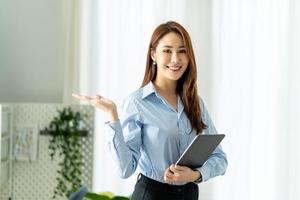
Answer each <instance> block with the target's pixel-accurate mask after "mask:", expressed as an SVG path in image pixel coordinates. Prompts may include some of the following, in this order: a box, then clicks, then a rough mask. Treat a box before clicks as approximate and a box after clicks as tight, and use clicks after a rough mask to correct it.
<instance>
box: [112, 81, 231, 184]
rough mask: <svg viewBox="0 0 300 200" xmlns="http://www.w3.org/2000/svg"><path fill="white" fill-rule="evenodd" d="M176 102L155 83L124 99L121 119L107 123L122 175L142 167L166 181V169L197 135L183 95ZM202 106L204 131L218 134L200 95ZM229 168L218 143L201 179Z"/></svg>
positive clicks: (114, 155)
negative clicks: (160, 92) (158, 90)
mask: <svg viewBox="0 0 300 200" xmlns="http://www.w3.org/2000/svg"><path fill="white" fill-rule="evenodd" d="M177 105H178V108H177V110H176V109H175V108H174V107H172V106H171V105H170V104H169V103H168V101H166V100H165V99H164V98H163V97H162V96H160V95H159V94H158V93H157V92H156V90H155V87H154V85H153V83H152V82H149V83H148V84H147V85H146V86H144V87H143V88H140V89H138V90H137V91H135V92H134V93H132V94H131V95H129V96H128V97H127V98H126V99H125V101H124V104H123V109H122V115H121V117H120V119H121V120H120V121H116V122H112V123H107V124H108V131H107V137H108V144H109V148H110V152H111V154H112V157H113V159H114V160H115V161H116V163H117V166H118V171H119V173H120V176H121V177H122V178H127V177H129V176H130V175H132V174H133V173H134V172H135V170H136V168H137V166H139V168H140V170H141V173H142V174H143V175H145V176H147V177H149V178H151V179H154V180H156V181H159V182H164V180H163V175H164V171H165V170H166V169H167V168H168V167H169V166H170V165H171V164H174V163H176V161H177V160H178V158H179V157H180V156H181V154H182V153H183V152H184V150H185V149H186V148H187V147H188V145H189V144H190V142H191V141H192V140H193V139H194V137H195V136H196V131H195V130H194V129H193V130H192V131H191V129H192V127H191V124H190V121H189V119H188V118H187V115H186V113H185V112H184V106H183V103H182V101H181V99H180V97H178V104H177ZM200 108H201V115H202V119H203V121H204V123H205V124H206V125H207V128H206V129H205V130H204V134H216V133H217V131H216V129H215V127H214V125H213V122H212V120H211V119H210V117H209V114H208V112H207V110H206V108H205V106H204V103H203V101H202V99H201V98H200ZM226 168H227V159H226V154H225V153H224V152H223V151H222V148H221V146H220V145H219V146H218V147H217V148H216V150H215V151H214V152H213V153H212V154H211V155H210V157H209V159H208V160H207V161H206V162H205V163H204V164H203V166H201V167H199V168H197V169H196V170H199V171H200V172H201V174H202V180H203V181H207V180H208V179H210V178H212V177H215V176H218V175H223V174H224V173H225V170H226ZM177 184H178V183H177ZM179 184H184V183H179Z"/></svg>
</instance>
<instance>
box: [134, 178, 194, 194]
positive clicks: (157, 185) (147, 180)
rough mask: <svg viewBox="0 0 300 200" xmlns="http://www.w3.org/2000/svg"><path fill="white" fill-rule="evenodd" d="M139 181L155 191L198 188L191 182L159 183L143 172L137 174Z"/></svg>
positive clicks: (181, 190) (182, 190)
mask: <svg viewBox="0 0 300 200" xmlns="http://www.w3.org/2000/svg"><path fill="white" fill-rule="evenodd" d="M139 182H141V183H143V184H145V185H146V186H147V187H149V188H151V189H154V190H156V191H161V192H171V193H180V192H185V191H187V190H191V189H195V188H198V185H196V184H195V183H192V182H190V183H187V184H184V185H170V184H167V183H161V182H158V181H156V180H153V179H151V178H148V177H147V176H144V175H143V174H139V176H138V183H139Z"/></svg>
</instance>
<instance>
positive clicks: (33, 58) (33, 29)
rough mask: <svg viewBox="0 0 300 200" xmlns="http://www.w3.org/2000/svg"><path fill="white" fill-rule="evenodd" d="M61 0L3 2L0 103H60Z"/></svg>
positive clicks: (61, 58) (61, 67)
mask: <svg viewBox="0 0 300 200" xmlns="http://www.w3.org/2000/svg"><path fill="white" fill-rule="evenodd" d="M62 11H63V8H62V1H60V0H26V1H16V0H1V1H0V102H61V101H62V89H63V72H64V67H63V64H64V60H63V59H64V56H63V53H64V49H63V44H64V42H63V39H64V38H63V12H62Z"/></svg>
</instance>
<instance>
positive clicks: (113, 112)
mask: <svg viewBox="0 0 300 200" xmlns="http://www.w3.org/2000/svg"><path fill="white" fill-rule="evenodd" d="M72 96H73V97H75V98H76V99H79V100H81V101H84V102H86V103H88V104H90V105H92V106H94V107H96V108H99V109H101V110H103V111H104V112H106V113H107V115H108V117H109V119H110V121H112V122H113V121H117V120H118V112H117V106H116V104H115V103H114V102H113V101H111V100H110V99H107V98H104V97H102V96H100V95H96V96H95V97H90V96H85V95H81V94H77V93H73V94H72Z"/></svg>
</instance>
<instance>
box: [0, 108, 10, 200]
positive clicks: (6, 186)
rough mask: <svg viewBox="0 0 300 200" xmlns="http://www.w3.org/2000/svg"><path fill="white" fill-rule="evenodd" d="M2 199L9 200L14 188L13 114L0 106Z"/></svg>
mask: <svg viewBox="0 0 300 200" xmlns="http://www.w3.org/2000/svg"><path fill="white" fill-rule="evenodd" d="M0 113H1V115H0V130H1V132H0V133H1V134H0V140H1V145H0V147H1V148H0V154H1V159H0V199H9V197H11V188H12V159H11V158H12V156H11V152H12V126H11V125H12V112H11V107H10V106H8V105H1V104H0Z"/></svg>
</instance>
